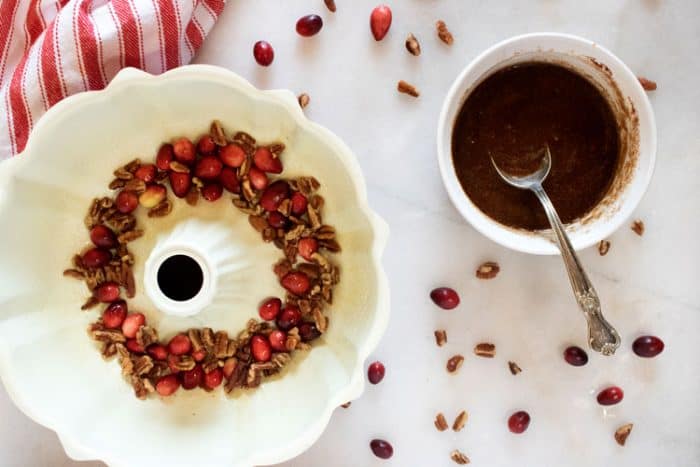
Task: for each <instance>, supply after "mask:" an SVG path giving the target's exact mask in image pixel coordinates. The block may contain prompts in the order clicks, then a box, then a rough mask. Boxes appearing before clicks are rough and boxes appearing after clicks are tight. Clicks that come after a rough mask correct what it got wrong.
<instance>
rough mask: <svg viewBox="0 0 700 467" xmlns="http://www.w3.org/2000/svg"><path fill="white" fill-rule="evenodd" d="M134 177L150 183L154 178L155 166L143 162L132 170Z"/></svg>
mask: <svg viewBox="0 0 700 467" xmlns="http://www.w3.org/2000/svg"><path fill="white" fill-rule="evenodd" d="M134 177H136V178H138V179H139V180H143V181H144V182H146V183H151V182H152V181H153V180H155V179H156V166H155V165H153V164H143V165H142V166H141V167H139V168H138V169H136V172H134Z"/></svg>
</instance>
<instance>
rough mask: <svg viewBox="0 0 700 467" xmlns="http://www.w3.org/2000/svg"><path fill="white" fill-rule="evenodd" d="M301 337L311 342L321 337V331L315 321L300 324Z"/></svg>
mask: <svg viewBox="0 0 700 467" xmlns="http://www.w3.org/2000/svg"><path fill="white" fill-rule="evenodd" d="M299 337H301V340H302V341H304V342H311V341H312V340H315V339H318V338H319V337H321V331H319V330H318V328H317V327H316V325H315V324H314V323H301V324H300V325H299Z"/></svg>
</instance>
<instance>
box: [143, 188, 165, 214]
mask: <svg viewBox="0 0 700 467" xmlns="http://www.w3.org/2000/svg"><path fill="white" fill-rule="evenodd" d="M167 196H168V190H166V189H165V187H164V186H163V185H161V184H159V183H154V184H153V185H148V187H147V188H146V191H144V192H143V193H141V195H140V196H139V203H140V204H141V206H143V207H145V208H149V209H150V208H153V207H155V206H158V204H160V202H161V201H163V200H164V199H165V198H166V197H167Z"/></svg>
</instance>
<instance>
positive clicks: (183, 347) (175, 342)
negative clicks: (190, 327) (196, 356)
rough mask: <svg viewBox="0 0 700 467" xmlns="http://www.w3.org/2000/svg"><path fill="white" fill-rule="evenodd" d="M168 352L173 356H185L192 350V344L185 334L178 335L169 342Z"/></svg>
mask: <svg viewBox="0 0 700 467" xmlns="http://www.w3.org/2000/svg"><path fill="white" fill-rule="evenodd" d="M168 350H169V351H170V353H171V354H173V355H185V354H188V353H190V350H192V342H190V338H189V337H187V336H186V335H185V334H177V335H175V336H173V338H172V339H170V342H168Z"/></svg>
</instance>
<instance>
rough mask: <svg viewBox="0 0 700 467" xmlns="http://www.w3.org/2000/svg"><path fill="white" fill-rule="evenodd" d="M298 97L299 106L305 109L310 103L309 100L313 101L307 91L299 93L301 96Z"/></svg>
mask: <svg viewBox="0 0 700 467" xmlns="http://www.w3.org/2000/svg"><path fill="white" fill-rule="evenodd" d="M297 99H298V100H299V107H301V108H302V109H305V108H306V106H307V105H309V102H310V101H311V98H310V97H309V95H308V94H306V93H305V92H304V93H302V94H299V97H298V98H297Z"/></svg>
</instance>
